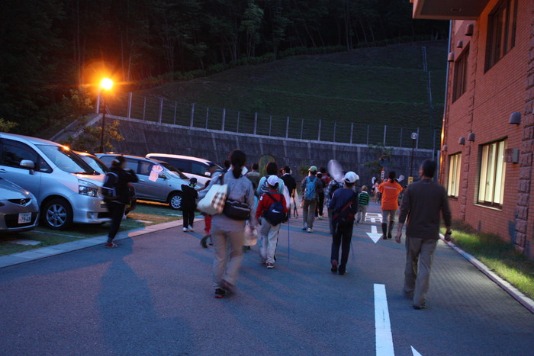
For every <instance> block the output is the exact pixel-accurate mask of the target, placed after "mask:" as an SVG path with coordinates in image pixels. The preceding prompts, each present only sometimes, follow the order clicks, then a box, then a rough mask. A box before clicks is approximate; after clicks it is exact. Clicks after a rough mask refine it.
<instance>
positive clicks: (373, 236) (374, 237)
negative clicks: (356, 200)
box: [367, 225, 382, 244]
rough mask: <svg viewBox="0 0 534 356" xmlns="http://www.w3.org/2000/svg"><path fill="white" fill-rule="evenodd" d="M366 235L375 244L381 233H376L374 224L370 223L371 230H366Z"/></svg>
mask: <svg viewBox="0 0 534 356" xmlns="http://www.w3.org/2000/svg"><path fill="white" fill-rule="evenodd" d="M367 236H369V238H370V239H371V240H373V242H374V243H375V244H376V243H377V242H378V240H380V237H381V236H382V235H381V234H379V233H377V232H376V226H375V225H372V226H371V232H368V233H367Z"/></svg>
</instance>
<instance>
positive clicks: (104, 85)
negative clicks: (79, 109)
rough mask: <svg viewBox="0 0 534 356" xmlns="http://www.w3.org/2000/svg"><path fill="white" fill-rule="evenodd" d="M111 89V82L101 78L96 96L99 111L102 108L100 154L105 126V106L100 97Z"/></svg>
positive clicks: (102, 149)
mask: <svg viewBox="0 0 534 356" xmlns="http://www.w3.org/2000/svg"><path fill="white" fill-rule="evenodd" d="M111 88H113V80H111V79H109V78H103V79H102V80H101V81H100V92H99V94H98V97H99V100H98V105H99V109H100V107H102V130H101V132H100V152H104V129H105V126H106V104H105V102H104V95H102V92H103V91H110V90H111Z"/></svg>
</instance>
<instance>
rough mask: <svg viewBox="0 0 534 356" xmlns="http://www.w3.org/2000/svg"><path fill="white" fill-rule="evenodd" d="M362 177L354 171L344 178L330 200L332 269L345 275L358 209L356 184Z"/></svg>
mask: <svg viewBox="0 0 534 356" xmlns="http://www.w3.org/2000/svg"><path fill="white" fill-rule="evenodd" d="M359 179H360V178H359V177H358V175H357V174H356V173H354V172H352V171H349V172H347V173H346V174H345V177H344V178H343V183H344V187H343V188H342V189H337V190H336V191H335V192H334V195H333V196H332V199H331V200H330V204H329V205H328V207H329V208H330V209H332V226H333V229H334V234H333V235H332V250H331V255H330V263H331V265H332V267H331V269H330V270H331V271H332V272H333V273H336V272H338V273H339V274H340V275H344V274H345V272H346V268H347V261H348V259H349V252H350V242H351V240H352V228H353V226H354V215H355V214H356V212H357V211H358V194H356V192H355V191H354V184H355V183H356V181H357V180H359ZM340 246H341V261H340V260H339V247H340Z"/></svg>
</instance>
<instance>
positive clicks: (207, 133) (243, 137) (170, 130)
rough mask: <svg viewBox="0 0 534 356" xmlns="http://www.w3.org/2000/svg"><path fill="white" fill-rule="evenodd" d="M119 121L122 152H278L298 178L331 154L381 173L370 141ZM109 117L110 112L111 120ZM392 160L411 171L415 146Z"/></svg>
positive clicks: (368, 173) (421, 154)
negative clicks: (333, 140)
mask: <svg viewBox="0 0 534 356" xmlns="http://www.w3.org/2000/svg"><path fill="white" fill-rule="evenodd" d="M111 119H115V120H119V121H120V125H119V131H120V133H121V134H122V136H123V137H124V141H122V142H115V143H114V146H115V148H116V151H117V152H121V153H124V154H133V155H140V156H144V155H146V154H147V153H150V152H159V153H172V154H181V155H188V156H196V157H202V158H206V159H210V160H213V161H214V162H217V163H220V164H222V162H223V161H224V160H225V159H226V158H227V157H228V154H229V153H230V152H231V151H232V150H234V149H236V148H237V149H241V150H242V151H244V152H245V153H246V154H247V157H248V164H252V163H253V162H258V161H259V159H260V157H261V156H262V155H267V154H268V155H272V156H273V157H275V159H276V162H277V163H278V166H279V167H282V166H284V165H289V166H290V167H291V169H292V171H293V175H294V176H295V177H296V178H301V177H302V174H303V173H302V172H305V171H306V170H307V168H308V167H309V166H310V165H316V166H317V167H326V166H327V163H328V161H329V160H331V159H335V160H337V161H339V162H340V163H341V165H342V167H343V169H345V170H353V171H355V172H356V173H357V174H358V175H359V176H360V184H370V180H371V177H373V176H377V178H378V175H379V173H377V172H376V170H375V171H373V170H371V169H370V168H369V167H368V164H369V163H370V162H376V161H377V160H378V159H379V157H377V156H376V152H373V150H370V149H369V147H368V146H366V145H350V144H339V143H331V142H323V141H304V140H295V139H285V138H275V137H267V136H252V135H249V134H239V133H234V132H224V131H215V130H203V129H198V128H190V127H185V126H176V125H169V124H158V123H154V122H147V121H141V120H135V119H126V118H121V117H114V116H111V117H109V120H111ZM107 120H108V116H106V121H107ZM391 149H392V151H393V152H392V155H391V160H390V162H386V163H385V171H386V174H387V172H388V171H389V170H395V171H396V172H397V176H399V175H401V174H402V175H404V176H409V172H408V171H409V168H410V164H411V157H412V149H409V148H391ZM413 154H414V160H413V162H414V163H413V172H414V174H416V173H417V168H418V166H419V164H420V162H421V161H422V160H424V159H427V158H432V150H424V149H416V150H414V151H413Z"/></svg>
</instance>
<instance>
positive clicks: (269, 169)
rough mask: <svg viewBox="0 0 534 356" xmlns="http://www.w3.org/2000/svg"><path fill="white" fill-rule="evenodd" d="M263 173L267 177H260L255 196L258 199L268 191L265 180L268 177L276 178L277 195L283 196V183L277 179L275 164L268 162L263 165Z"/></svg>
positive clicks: (276, 166)
mask: <svg viewBox="0 0 534 356" xmlns="http://www.w3.org/2000/svg"><path fill="white" fill-rule="evenodd" d="M265 172H266V173H267V175H266V176H265V177H261V179H260V181H259V183H258V187H257V188H256V196H257V197H258V198H259V197H261V196H262V195H263V194H264V193H266V192H268V191H269V188H268V187H267V178H268V177H270V176H273V175H274V176H276V177H277V178H278V188H277V190H278V193H280V194H284V187H285V184H284V181H283V180H282V179H281V178H279V177H278V165H277V164H276V162H269V163H267V164H266V165H265Z"/></svg>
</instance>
